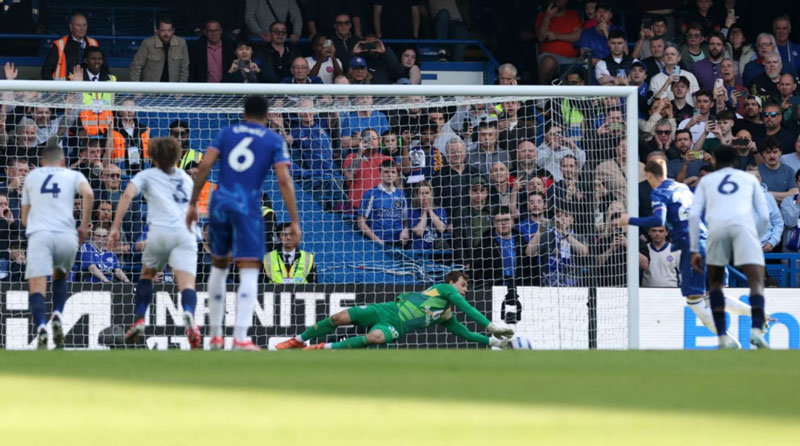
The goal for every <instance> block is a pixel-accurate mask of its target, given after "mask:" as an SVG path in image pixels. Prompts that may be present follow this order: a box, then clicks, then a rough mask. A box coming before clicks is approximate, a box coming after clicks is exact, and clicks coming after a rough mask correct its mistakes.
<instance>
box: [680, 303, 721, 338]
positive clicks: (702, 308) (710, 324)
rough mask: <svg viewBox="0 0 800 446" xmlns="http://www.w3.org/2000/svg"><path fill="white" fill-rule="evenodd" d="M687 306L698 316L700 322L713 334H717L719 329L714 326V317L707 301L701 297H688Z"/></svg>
mask: <svg viewBox="0 0 800 446" xmlns="http://www.w3.org/2000/svg"><path fill="white" fill-rule="evenodd" d="M686 305H688V306H689V308H691V309H692V311H693V312H694V314H695V315H697V318H698V319H700V322H702V323H703V325H705V326H706V328H708V329H709V330H711V333H714V334H717V327H716V326H714V315H713V314H711V307H710V306H709V305H708V303H707V301H706V300H705V299H703V298H702V297H699V296H692V297H687V298H686Z"/></svg>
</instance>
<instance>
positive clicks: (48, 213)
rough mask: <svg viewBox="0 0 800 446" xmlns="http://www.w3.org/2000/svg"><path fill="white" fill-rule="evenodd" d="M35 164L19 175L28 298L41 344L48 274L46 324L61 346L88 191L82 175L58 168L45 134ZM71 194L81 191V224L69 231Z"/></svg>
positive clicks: (60, 159) (85, 230)
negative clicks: (22, 176) (50, 304)
mask: <svg viewBox="0 0 800 446" xmlns="http://www.w3.org/2000/svg"><path fill="white" fill-rule="evenodd" d="M41 166H42V167H39V168H38V169H34V170H33V171H32V172H31V173H29V174H28V176H27V177H26V179H25V185H24V186H23V188H22V213H21V219H22V224H23V225H24V226H25V235H26V236H27V237H28V252H27V259H28V263H27V265H26V270H25V278H26V279H28V302H29V305H30V308H31V311H32V312H33V320H34V323H35V324H36V331H37V338H38V342H37V348H39V349H47V340H48V336H47V325H46V321H47V319H46V309H45V305H44V295H45V293H46V292H47V276H50V275H52V277H53V289H52V290H53V316H52V319H51V327H52V330H53V343H54V344H55V346H56V348H63V347H64V330H63V327H62V324H61V313H62V312H63V311H64V306H65V305H66V303H67V297H68V296H67V273H68V272H69V271H70V270H71V269H72V264H73V262H74V261H75V254H76V253H77V252H78V246H80V244H81V243H83V241H84V240H86V238H87V237H88V235H89V225H90V224H91V221H92V206H93V204H94V193H93V192H92V188H91V187H90V186H89V182H88V181H87V180H86V177H85V176H83V174H81V173H80V172H77V171H74V170H69V169H67V168H65V167H64V151H63V150H62V149H61V147H59V146H58V141H57V138H51V139H50V140H49V141H48V142H47V145H46V146H45V147H44V148H43V149H42V151H41ZM76 194H80V196H81V223H80V226H79V227H78V229H77V231H76V230H75V217H74V215H73V213H72V211H73V204H74V198H75V195H76Z"/></svg>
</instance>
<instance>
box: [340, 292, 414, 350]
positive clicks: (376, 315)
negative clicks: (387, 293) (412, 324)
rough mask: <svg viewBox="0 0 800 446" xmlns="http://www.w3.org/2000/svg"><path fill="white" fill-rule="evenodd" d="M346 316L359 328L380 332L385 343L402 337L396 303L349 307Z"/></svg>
mask: <svg viewBox="0 0 800 446" xmlns="http://www.w3.org/2000/svg"><path fill="white" fill-rule="evenodd" d="M347 314H349V315H350V321H352V322H353V324H355V325H358V326H359V327H366V328H368V329H369V330H370V331H372V330H380V331H382V332H383V336H384V337H385V338H386V342H387V343H388V342H393V341H396V340H398V339H399V338H400V337H402V336H403V333H402V332H401V330H402V327H403V323H402V321H400V316H399V314H398V312H397V303H396V302H385V303H382V304H372V305H364V306H361V307H351V308H348V309H347Z"/></svg>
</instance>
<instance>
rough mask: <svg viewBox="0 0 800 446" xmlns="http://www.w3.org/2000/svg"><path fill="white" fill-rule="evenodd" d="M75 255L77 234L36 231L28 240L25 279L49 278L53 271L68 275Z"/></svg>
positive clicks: (76, 251)
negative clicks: (56, 270) (57, 270)
mask: <svg viewBox="0 0 800 446" xmlns="http://www.w3.org/2000/svg"><path fill="white" fill-rule="evenodd" d="M77 253H78V234H77V233H76V234H70V233H67V232H44V231H37V232H35V233H33V234H31V236H30V237H29V238H28V253H27V262H28V263H27V264H26V265H25V278H26V279H31V278H34V277H43V276H50V275H52V274H53V270H54V269H59V270H61V271H63V272H65V273H68V272H69V271H70V270H71V269H72V264H73V263H75V255H76V254H77Z"/></svg>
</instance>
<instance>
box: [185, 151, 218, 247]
mask: <svg viewBox="0 0 800 446" xmlns="http://www.w3.org/2000/svg"><path fill="white" fill-rule="evenodd" d="M218 157H219V150H217V149H216V148H215V147H209V148H208V149H207V150H206V153H205V155H203V159H202V160H201V161H200V165H199V166H197V173H196V174H195V179H194V187H193V188H192V198H191V199H190V200H189V209H187V210H186V227H187V228H189V231H191V230H192V224H194V222H196V221H197V197H199V196H200V192H201V191H202V190H203V185H204V184H206V178H208V173H209V172H211V168H212V167H214V163H215V162H217V158H218Z"/></svg>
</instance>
